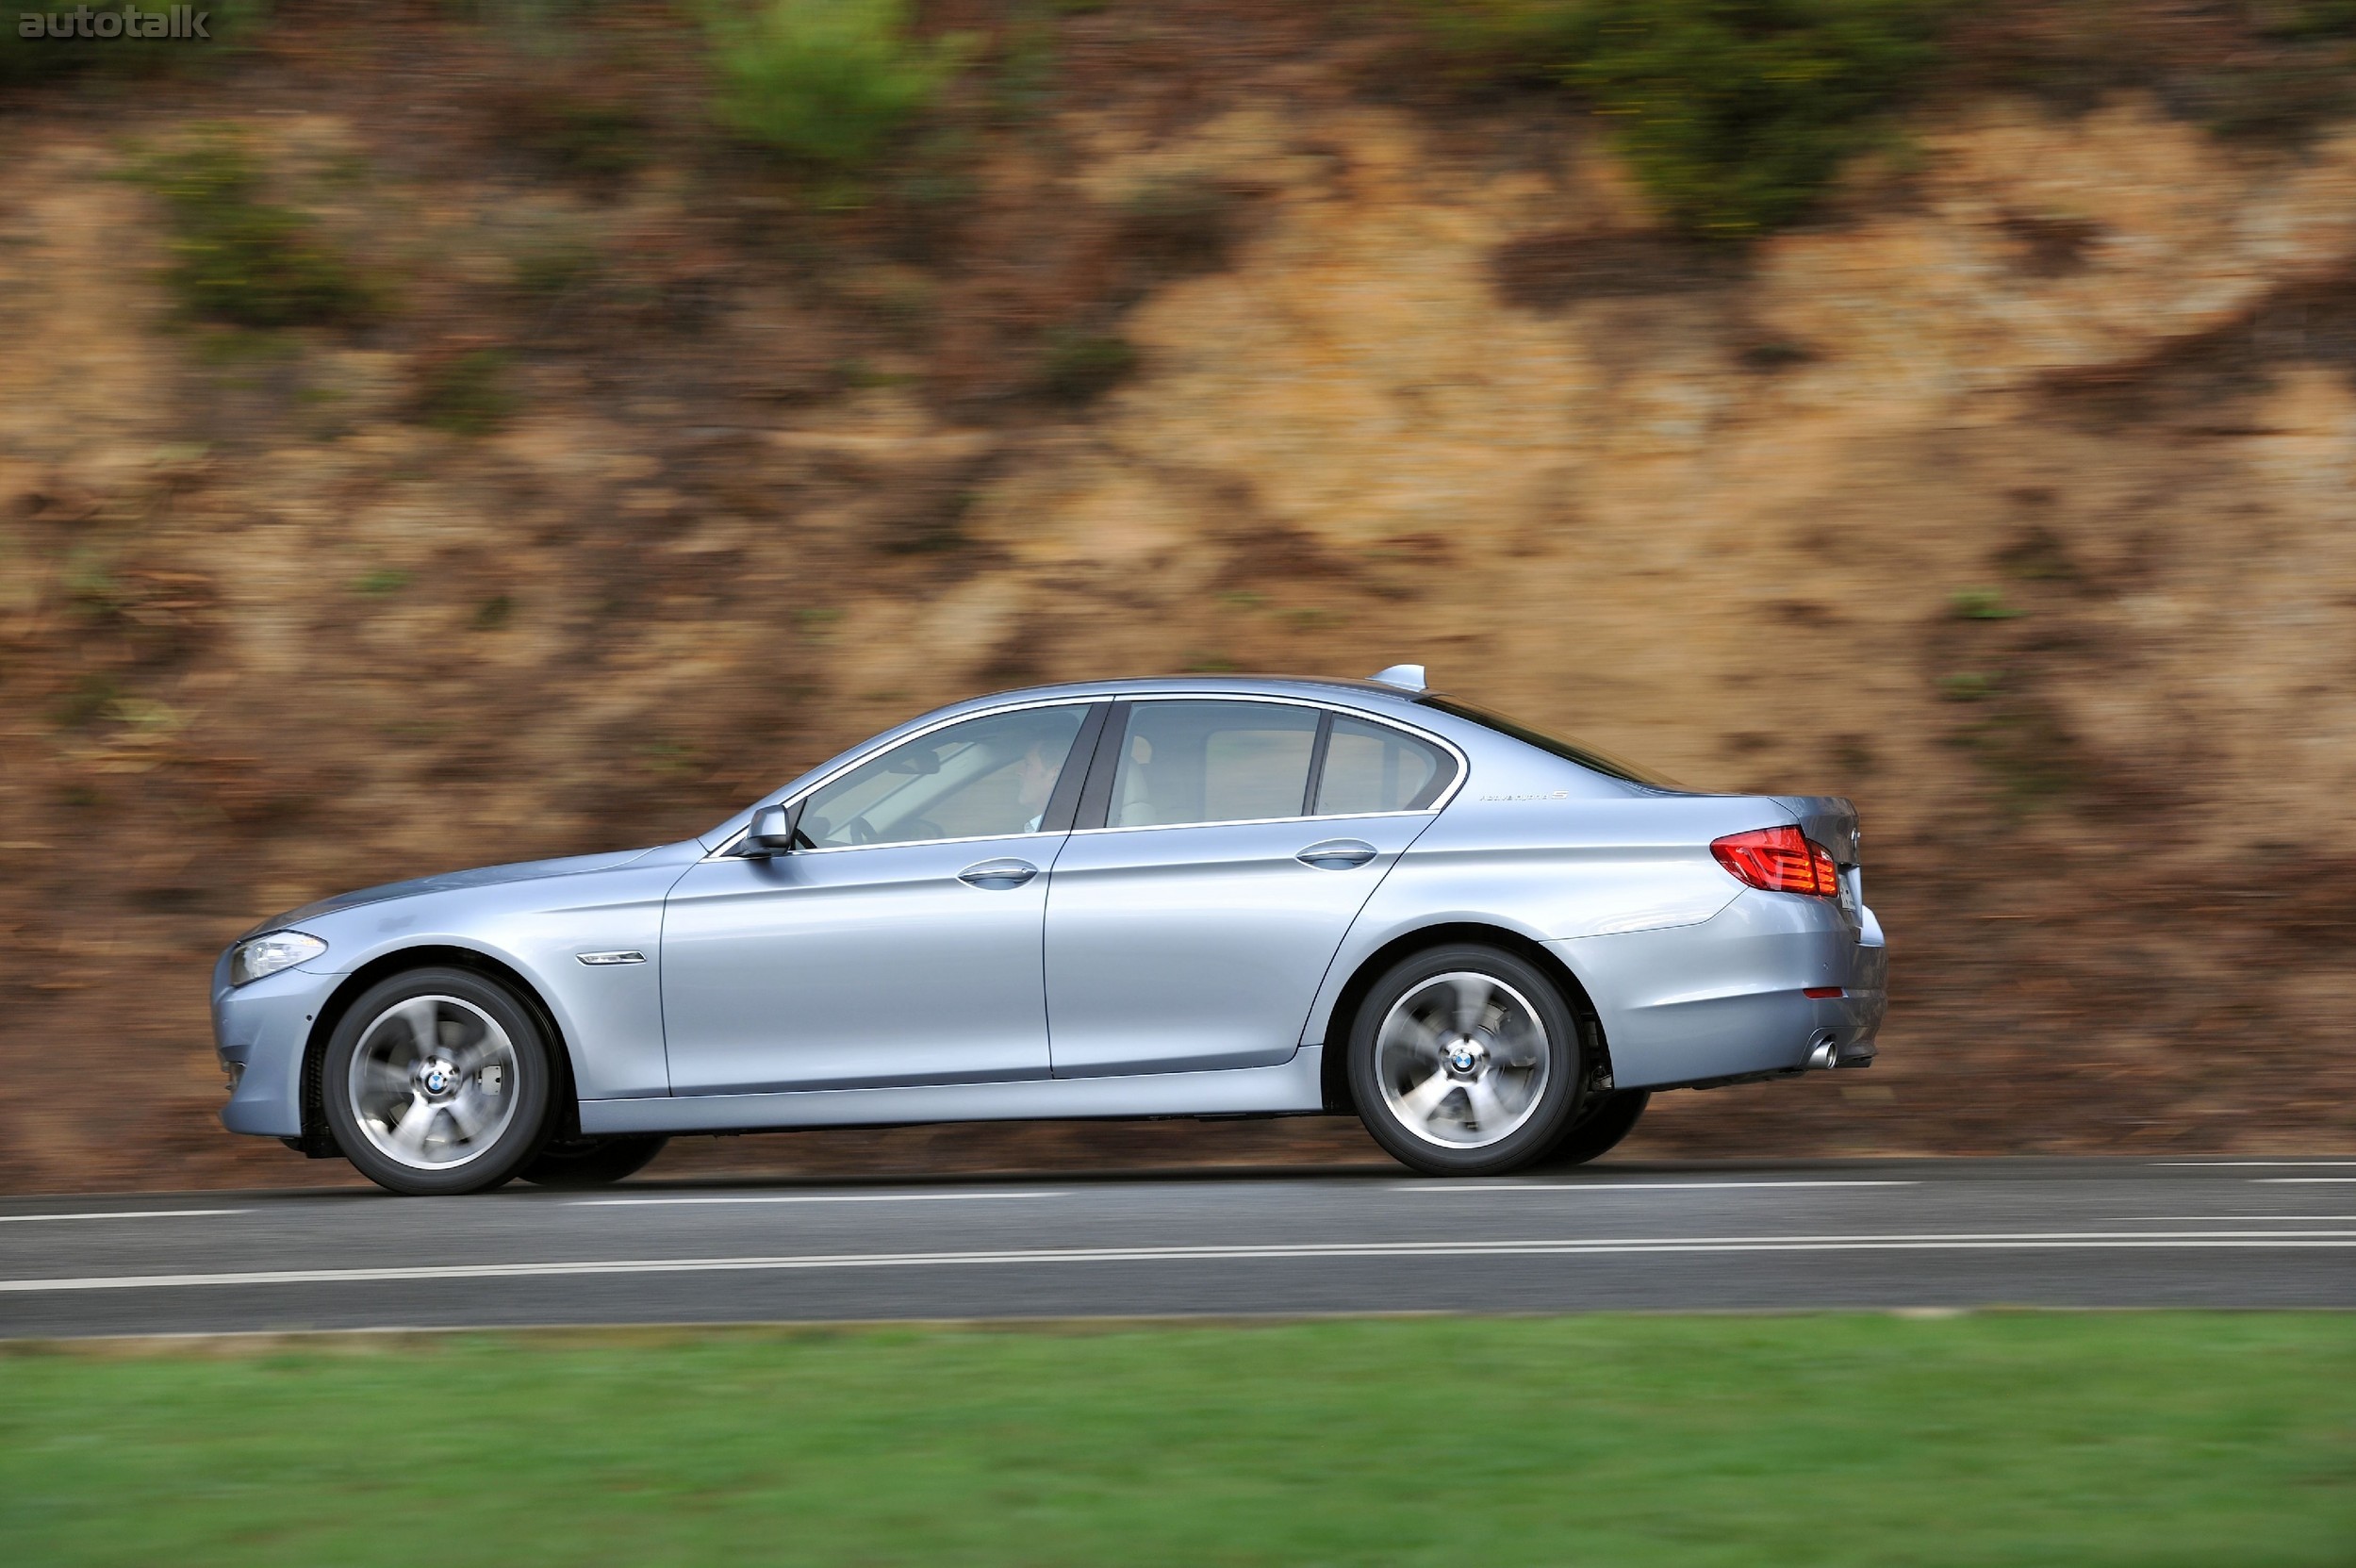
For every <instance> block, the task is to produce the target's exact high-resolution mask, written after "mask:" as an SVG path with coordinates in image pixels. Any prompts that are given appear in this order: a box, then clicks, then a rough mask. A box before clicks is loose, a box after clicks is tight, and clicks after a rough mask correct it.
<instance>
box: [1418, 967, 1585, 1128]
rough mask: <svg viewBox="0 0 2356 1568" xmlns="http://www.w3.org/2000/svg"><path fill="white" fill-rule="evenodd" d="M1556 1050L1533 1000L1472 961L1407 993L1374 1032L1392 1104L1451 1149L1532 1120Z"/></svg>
mask: <svg viewBox="0 0 2356 1568" xmlns="http://www.w3.org/2000/svg"><path fill="white" fill-rule="evenodd" d="M1548 1055H1549V1053H1548V1051H1547V1049H1546V1025H1545V1023H1544V1022H1543V1021H1542V1020H1541V1019H1540V1017H1539V1015H1538V1010H1537V1009H1536V1008H1534V1007H1532V1006H1531V1005H1530V1003H1529V999H1528V998H1526V997H1524V996H1523V995H1522V993H1520V992H1519V991H1516V990H1515V989H1514V988H1513V987H1512V986H1510V985H1508V984H1507V983H1505V982H1503V981H1501V980H1498V979H1496V978H1495V977H1494V976H1491V975H1484V974H1480V973H1477V972H1475V971H1474V970H1470V969H1459V970H1456V971H1454V972H1452V973H1449V974H1444V975H1434V976H1433V977H1432V978H1431V979H1429V980H1426V981H1425V982H1422V983H1421V984H1419V985H1417V986H1416V987H1415V988H1414V989H1413V990H1410V991H1409V992H1408V994H1407V995H1406V996H1404V997H1401V998H1400V999H1398V1002H1397V1003H1396V1004H1395V1005H1394V1006H1393V1007H1392V1009H1391V1012H1390V1015H1388V1016H1386V1017H1385V1018H1384V1019H1383V1021H1382V1028H1381V1030H1380V1031H1379V1032H1377V1033H1376V1036H1375V1074H1376V1081H1378V1082H1379V1083H1380V1084H1381V1085H1382V1098H1383V1103H1384V1104H1385V1105H1387V1106H1388V1107H1390V1110H1391V1114H1392V1117H1393V1119H1395V1120H1396V1121H1397V1122H1398V1124H1399V1125H1400V1126H1401V1127H1404V1128H1406V1129H1407V1130H1408V1131H1409V1132H1412V1133H1414V1134H1415V1135H1416V1136H1417V1137H1419V1138H1421V1139H1423V1140H1424V1141H1425V1143H1432V1144H1439V1145H1441V1146H1442V1147H1446V1148H1484V1147H1488V1146H1489V1145H1491V1144H1493V1143H1495V1142H1497V1141H1498V1140H1499V1139H1501V1138H1504V1137H1506V1136H1508V1135H1509V1134H1510V1133H1512V1132H1513V1131H1514V1130H1515V1129H1517V1128H1519V1127H1520V1126H1522V1124H1523V1123H1524V1122H1526V1121H1528V1120H1529V1119H1530V1117H1531V1116H1532V1115H1533V1114H1536V1113H1537V1111H1538V1106H1539V1102H1540V1100H1542V1099H1543V1098H1545V1097H1546V1073H1547V1062H1548Z"/></svg>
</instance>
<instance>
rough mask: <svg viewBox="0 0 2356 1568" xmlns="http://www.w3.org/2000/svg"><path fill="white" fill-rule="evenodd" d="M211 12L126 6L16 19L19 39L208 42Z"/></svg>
mask: <svg viewBox="0 0 2356 1568" xmlns="http://www.w3.org/2000/svg"><path fill="white" fill-rule="evenodd" d="M212 15H213V13H212V12H210V11H200V10H198V9H197V8H195V7H194V6H167V7H166V8H163V9H162V10H159V11H143V10H141V9H140V8H138V7H137V6H125V7H124V8H122V9H121V10H119V11H114V10H107V11H102V10H92V9H91V8H90V7H88V6H76V7H74V8H73V9H72V10H70V11H20V12H19V13H18V14H17V19H16V36H17V37H19V38H201V39H205V40H206V41H210V40H211V38H212V36H213V35H212V34H211V33H209V32H207V31H206V29H205V24H206V23H207V22H209V21H211V20H212Z"/></svg>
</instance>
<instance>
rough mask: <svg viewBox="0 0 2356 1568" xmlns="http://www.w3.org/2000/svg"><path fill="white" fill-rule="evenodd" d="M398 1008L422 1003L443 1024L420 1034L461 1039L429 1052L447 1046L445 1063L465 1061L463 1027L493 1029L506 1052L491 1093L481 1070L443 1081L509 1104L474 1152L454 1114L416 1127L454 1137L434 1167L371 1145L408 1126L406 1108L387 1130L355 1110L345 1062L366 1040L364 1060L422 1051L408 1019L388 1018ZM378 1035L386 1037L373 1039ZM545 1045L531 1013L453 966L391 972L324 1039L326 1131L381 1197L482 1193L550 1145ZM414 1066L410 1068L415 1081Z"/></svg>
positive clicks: (551, 1075)
mask: <svg viewBox="0 0 2356 1568" xmlns="http://www.w3.org/2000/svg"><path fill="white" fill-rule="evenodd" d="M404 1003H424V1004H425V1005H426V1006H427V1008H428V1015H429V1016H430V1017H432V1018H434V1019H436V1020H442V1019H447V1020H449V1021H448V1022H447V1023H445V1022H443V1021H435V1022H433V1023H432V1024H431V1027H430V1028H427V1029H426V1030H425V1032H426V1033H430V1034H432V1035H434V1036H435V1037H436V1038H437V1040H438V1039H441V1038H443V1037H444V1036H445V1034H454V1035H457V1036H459V1037H460V1038H459V1040H458V1042H457V1043H455V1044H453V1045H451V1046H449V1047H447V1048H445V1047H442V1046H438V1045H437V1047H435V1048H434V1051H435V1053H436V1054H437V1056H438V1055H439V1054H441V1053H442V1052H443V1051H444V1050H445V1049H447V1050H448V1051H449V1052H451V1053H453V1060H455V1059H457V1058H460V1057H463V1056H464V1054H465V1052H466V1051H467V1049H468V1046H467V1044H466V1043H465V1041H464V1039H463V1036H464V1034H465V1032H466V1028H467V1026H468V1024H469V1023H470V1021H471V1022H472V1023H473V1024H474V1026H475V1027H476V1028H477V1029H478V1030H480V1031H481V1038H488V1037H489V1031H490V1029H491V1027H492V1026H496V1029H497V1031H498V1032H501V1033H502V1034H503V1046H504V1048H505V1052H504V1056H503V1061H502V1064H501V1065H502V1071H501V1074H500V1078H501V1079H502V1081H501V1082H500V1083H499V1084H498V1086H497V1087H496V1088H495V1089H492V1088H489V1087H487V1086H486V1084H485V1083H484V1082H483V1081H482V1080H483V1075H482V1074H481V1073H480V1072H479V1071H464V1070H462V1071H461V1072H459V1073H458V1074H456V1075H455V1076H454V1078H450V1079H445V1080H444V1081H454V1082H457V1083H459V1084H461V1085H467V1084H471V1085H472V1086H473V1087H472V1090H471V1093H472V1095H474V1096H475V1097H478V1098H479V1097H482V1096H486V1095H489V1096H498V1097H503V1098H505V1099H506V1100H507V1102H508V1103H507V1105H506V1106H505V1107H503V1108H499V1109H500V1112H501V1114H504V1115H505V1117H506V1119H505V1120H504V1121H503V1122H501V1123H499V1124H498V1125H497V1127H496V1128H495V1129H494V1130H492V1131H487V1132H486V1134H485V1135H484V1136H483V1138H482V1140H481V1147H479V1148H469V1147H466V1146H467V1145H468V1144H470V1143H471V1142H473V1141H474V1140H473V1139H472V1138H470V1137H466V1136H460V1135H456V1134H459V1133H460V1131H461V1124H460V1123H459V1121H458V1118H457V1117H456V1116H455V1115H454V1114H453V1115H450V1116H447V1117H438V1116H437V1115H436V1114H432V1113H431V1112H429V1113H428V1114H426V1115H425V1118H424V1122H423V1124H422V1125H424V1126H425V1127H427V1128H428V1129H429V1130H430V1129H432V1128H435V1127H437V1126H439V1127H447V1128H448V1129H449V1131H451V1133H452V1134H453V1136H449V1137H446V1138H445V1139H444V1140H443V1143H444V1144H445V1146H446V1147H445V1148H444V1150H443V1151H442V1152H443V1154H444V1156H445V1159H444V1160H443V1162H442V1163H439V1164H434V1163H430V1161H431V1153H430V1151H426V1150H421V1151H420V1160H416V1161H413V1160H407V1159H404V1158H400V1157H396V1156H395V1155H394V1154H392V1153H389V1152H387V1149H386V1148H385V1147H379V1140H383V1141H385V1142H387V1143H391V1142H394V1141H395V1140H396V1138H397V1137H398V1134H399V1131H400V1130H401V1129H402V1128H403V1127H405V1126H406V1125H407V1124H408V1117H409V1115H410V1114H416V1113H415V1112H414V1110H409V1109H404V1110H403V1111H402V1112H401V1114H400V1120H399V1121H397V1122H395V1123H393V1124H392V1126H391V1127H390V1128H389V1129H388V1128H387V1126H386V1124H385V1123H384V1122H382V1121H379V1120H376V1119H375V1118H374V1117H372V1116H371V1121H370V1126H369V1127H368V1128H364V1127H363V1125H362V1115H363V1111H362V1109H360V1108H357V1107H355V1106H354V1098H355V1093H356V1092H357V1091H355V1089H354V1074H353V1059H354V1056H355V1055H356V1054H359V1052H360V1049H361V1048H362V1046H363V1044H364V1043H366V1044H367V1045H368V1046H369V1048H370V1052H371V1062H375V1061H378V1060H380V1059H381V1055H382V1054H383V1053H386V1052H390V1053H393V1054H395V1055H398V1054H399V1053H400V1052H401V1051H404V1050H408V1051H410V1052H412V1054H415V1055H422V1054H423V1052H422V1050H421V1048H420V1046H419V1044H418V1040H417V1030H416V1028H415V1027H413V1026H411V1025H409V1024H408V1023H407V1022H406V1021H405V1019H406V1018H407V1016H408V1015H401V1018H402V1020H403V1021H396V1015H395V1010H396V1009H399V1008H401V1007H402V1006H403V1004H404ZM380 1030H381V1031H385V1032H387V1033H385V1034H384V1036H383V1038H382V1039H380V1038H379V1035H380ZM478 1043H479V1041H478ZM551 1049H552V1043H551V1041H550V1039H549V1037H548V1033H547V1031H546V1030H545V1029H544V1028H543V1027H542V1025H541V1023H540V1021H539V1015H538V1012H537V1010H536V1009H535V1008H534V1007H533V1006H531V1005H530V1004H529V1003H528V1002H526V1001H525V1000H524V999H522V998H520V997H519V996H517V995H516V994H515V993H514V992H513V991H512V990H510V989H509V988H508V987H507V986H505V985H503V984H502V983H500V982H498V981H496V980H493V979H491V978H490V977H489V976H487V975H483V974H478V973H476V972H475V971H473V970H470V969H453V968H425V969H411V970H408V971H406V972H405V973H403V974H398V975H394V976H392V977H391V978H390V979H388V980H385V981H380V982H378V983H376V984H375V985H372V986H371V987H370V988H369V989H368V990H367V991H366V992H364V993H363V994H362V995H361V996H360V998H359V999H357V1000H356V1001H354V1003H353V1004H352V1006H351V1007H350V1008H349V1009H347V1010H346V1011H345V1013H344V1015H343V1017H342V1019H341V1020H340V1021H338V1023H337V1025H336V1030H335V1032H334V1033H333V1034H332V1035H330V1036H329V1037H328V1041H327V1050H326V1054H325V1056H324V1058H323V1059H322V1060H321V1069H320V1088H321V1098H322V1099H324V1100H325V1102H326V1109H327V1130H328V1131H329V1132H330V1133H331V1134H332V1135H333V1136H334V1138H335V1140H336V1147H338V1148H339V1149H341V1150H342V1151H343V1156H344V1158H345V1159H347V1160H349V1161H351V1162H352V1164H353V1167H354V1169H356V1170H357V1171H359V1173H360V1174H361V1175H363V1176H365V1177H367V1178H368V1179H369V1180H371V1181H373V1182H375V1183H376V1184H377V1185H378V1186H380V1187H384V1188H386V1189H387V1190H389V1191H392V1192H396V1193H401V1194H404V1195H406V1196H408V1197H441V1196H445V1195H452V1194H458V1193H479V1192H486V1191H488V1190H489V1189H491V1188H493V1187H497V1186H499V1185H501V1184H502V1183H503V1182H505V1181H506V1180H509V1179H510V1178H512V1177H513V1176H515V1174H516V1173H517V1172H518V1171H519V1170H521V1169H522V1168H523V1167H524V1166H525V1165H526V1164H529V1163H530V1162H531V1161H532V1159H533V1158H534V1157H535V1155H537V1154H538V1153H539V1152H540V1147H541V1146H542V1145H543V1144H545V1143H546V1142H547V1141H548V1135H549V1131H550V1127H551V1124H552V1121H553V1120H554V1118H553V1117H552V1115H551V1114H550V1113H551V1110H552V1106H553V1104H554V1092H555V1078H556V1074H555V1069H554V1065H553V1058H552V1055H551ZM414 1067H415V1064H414V1063H413V1064H412V1076H413V1077H414V1076H415V1073H414ZM398 1070H399V1069H398V1068H397V1067H387V1068H386V1069H385V1071H386V1073H387V1076H388V1077H389V1076H397V1073H398ZM369 1081H370V1082H371V1083H373V1082H375V1080H373V1079H371V1080H369ZM385 1092H387V1093H392V1091H389V1090H387V1091H385ZM412 1093H421V1090H413V1091H412ZM421 1161H422V1162H429V1163H420V1162H421Z"/></svg>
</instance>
